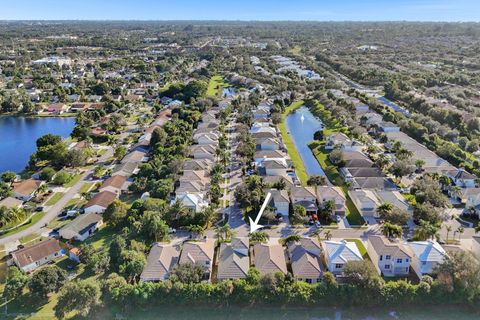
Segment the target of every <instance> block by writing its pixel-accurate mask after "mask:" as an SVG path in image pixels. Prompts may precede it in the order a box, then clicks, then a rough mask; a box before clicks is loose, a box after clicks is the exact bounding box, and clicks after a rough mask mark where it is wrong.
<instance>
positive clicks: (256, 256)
mask: <svg viewBox="0 0 480 320" xmlns="http://www.w3.org/2000/svg"><path fill="white" fill-rule="evenodd" d="M252 262H253V265H254V266H255V268H257V269H258V271H259V272H260V274H261V275H265V274H272V273H277V272H281V273H283V274H287V272H288V271H287V263H286V261H285V252H284V251H283V247H282V246H281V245H279V244H265V243H257V244H255V245H254V246H253V257H252Z"/></svg>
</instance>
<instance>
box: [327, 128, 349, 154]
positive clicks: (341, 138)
mask: <svg viewBox="0 0 480 320" xmlns="http://www.w3.org/2000/svg"><path fill="white" fill-rule="evenodd" d="M326 140H327V143H326V144H325V147H324V148H325V150H332V149H333V148H335V146H338V145H341V144H343V143H344V142H347V141H350V138H349V137H348V136H347V135H346V134H345V133H342V132H336V133H332V134H331V135H329V136H328V137H327V139H326Z"/></svg>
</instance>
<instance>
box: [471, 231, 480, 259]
mask: <svg viewBox="0 0 480 320" xmlns="http://www.w3.org/2000/svg"><path fill="white" fill-rule="evenodd" d="M471 251H472V253H473V254H474V255H475V257H477V259H480V236H473V237H472V248H471Z"/></svg>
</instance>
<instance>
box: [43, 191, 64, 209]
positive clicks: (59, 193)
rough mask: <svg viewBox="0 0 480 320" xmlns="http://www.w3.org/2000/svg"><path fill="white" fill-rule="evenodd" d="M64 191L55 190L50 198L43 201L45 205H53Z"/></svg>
mask: <svg viewBox="0 0 480 320" xmlns="http://www.w3.org/2000/svg"><path fill="white" fill-rule="evenodd" d="M63 195H64V193H63V192H55V193H54V194H53V196H51V197H50V199H48V200H47V202H45V205H46V206H53V205H54V204H55V203H57V202H58V201H59V200H60V199H62V197H63Z"/></svg>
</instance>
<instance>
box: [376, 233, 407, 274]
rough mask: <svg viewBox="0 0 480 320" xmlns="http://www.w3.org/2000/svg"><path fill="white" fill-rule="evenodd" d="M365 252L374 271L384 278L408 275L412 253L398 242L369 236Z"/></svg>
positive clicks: (382, 237)
mask: <svg viewBox="0 0 480 320" xmlns="http://www.w3.org/2000/svg"><path fill="white" fill-rule="evenodd" d="M367 252H368V255H369V256H370V259H371V260H372V262H373V264H374V266H375V269H377V271H378V273H379V274H381V275H383V276H384V277H401V276H407V275H408V274H409V273H410V266H411V263H412V259H413V252H412V249H410V247H409V246H407V245H406V244H404V243H402V242H400V241H391V240H389V239H387V238H385V237H384V236H378V235H373V236H369V237H368V246H367Z"/></svg>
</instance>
